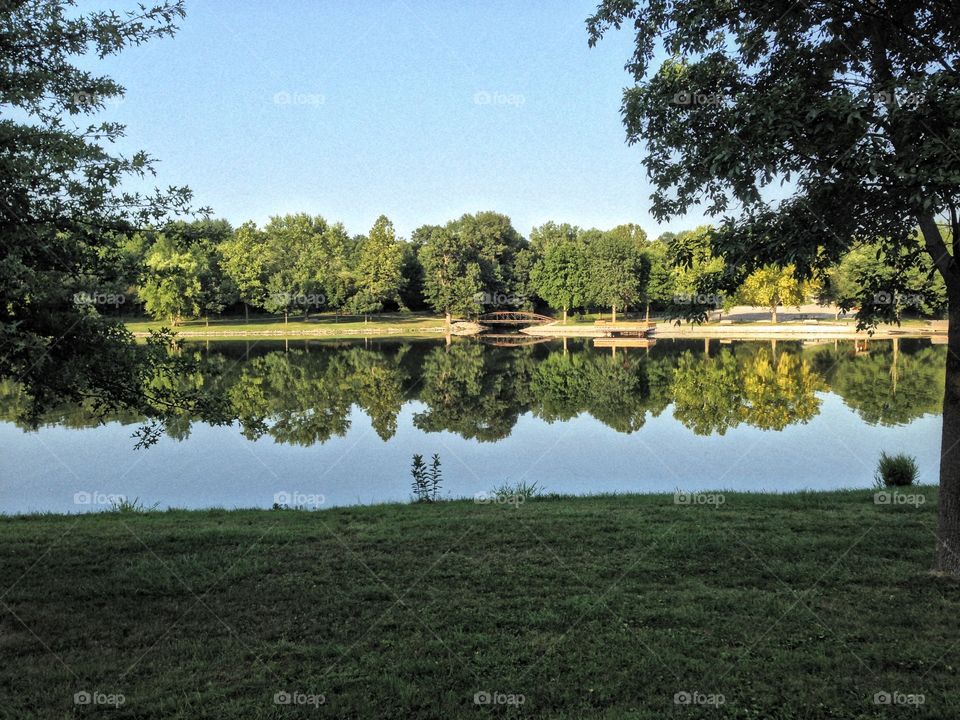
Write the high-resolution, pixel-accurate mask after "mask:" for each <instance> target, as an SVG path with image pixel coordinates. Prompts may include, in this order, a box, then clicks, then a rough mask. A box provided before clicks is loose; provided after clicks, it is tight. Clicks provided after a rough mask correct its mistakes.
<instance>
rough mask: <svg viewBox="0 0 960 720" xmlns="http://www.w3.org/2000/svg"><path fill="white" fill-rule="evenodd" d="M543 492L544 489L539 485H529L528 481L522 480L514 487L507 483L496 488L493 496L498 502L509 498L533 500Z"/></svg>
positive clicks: (535, 483)
mask: <svg viewBox="0 0 960 720" xmlns="http://www.w3.org/2000/svg"><path fill="white" fill-rule="evenodd" d="M542 492H543V488H542V487H541V486H540V484H539V483H537V482H532V483H528V482H527V481H526V480H520V481H519V482H517V483H515V484H513V485H511V484H510V483H508V482H505V483H503V484H502V485H500V486H498V487H495V488H494V489H493V496H494V497H495V498H497V499H498V500H505V499H507V498H523V499H524V500H532V499H533V498H535V497H537V496H538V495H540V494H541V493H542Z"/></svg>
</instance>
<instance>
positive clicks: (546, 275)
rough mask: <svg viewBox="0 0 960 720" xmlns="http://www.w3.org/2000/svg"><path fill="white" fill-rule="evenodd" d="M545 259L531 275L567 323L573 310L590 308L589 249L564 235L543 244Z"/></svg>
mask: <svg viewBox="0 0 960 720" xmlns="http://www.w3.org/2000/svg"><path fill="white" fill-rule="evenodd" d="M542 247H543V255H542V257H541V258H540V260H539V261H538V262H537V264H536V266H535V267H534V269H533V271H532V272H531V275H530V280H531V286H532V288H533V290H534V291H535V292H536V293H537V295H539V296H540V297H541V298H543V299H544V300H545V301H546V303H547V304H548V305H549V306H550V307H552V308H553V309H555V310H560V311H562V312H563V322H566V321H567V313H568V312H569V310H570V309H571V308H574V307H579V306H582V305H584V304H586V301H587V291H588V283H589V279H590V278H589V274H588V265H587V252H586V246H585V245H584V244H583V243H582V242H581V241H580V240H579V238H577V236H576V235H573V236H572V237H570V236H568V235H564V236H563V237H561V238H558V239H553V240H551V241H550V242H547V243H544V244H543V246H542Z"/></svg>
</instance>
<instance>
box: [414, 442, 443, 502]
mask: <svg viewBox="0 0 960 720" xmlns="http://www.w3.org/2000/svg"><path fill="white" fill-rule="evenodd" d="M410 475H411V476H412V477H413V482H412V483H411V488H412V489H413V500H414V502H435V501H436V500H438V499H439V498H440V486H441V484H442V483H443V470H442V469H441V468H440V456H439V455H438V454H437V453H434V455H433V458H432V460H431V462H430V466H429V467H427V464H426V463H425V462H424V461H423V455H414V456H413V464H412V465H411V466H410Z"/></svg>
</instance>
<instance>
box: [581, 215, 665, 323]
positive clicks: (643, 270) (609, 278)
mask: <svg viewBox="0 0 960 720" xmlns="http://www.w3.org/2000/svg"><path fill="white" fill-rule="evenodd" d="M586 258H587V272H588V275H587V277H588V280H587V289H586V295H587V297H589V298H590V299H591V300H592V301H593V303H595V304H596V305H599V306H601V307H609V308H610V309H611V318H612V320H613V322H616V321H617V308H620V309H621V310H626V308H627V307H629V306H630V305H634V304H636V303H638V302H640V300H641V299H642V298H643V293H644V288H645V287H646V284H647V278H648V276H649V272H650V267H649V264H648V263H647V259H646V258H645V257H644V255H643V252H642V251H641V249H640V246H639V245H638V244H637V242H636V241H635V240H634V239H632V238H628V237H626V236H624V235H621V234H610V233H603V234H601V235H599V236H598V237H596V238H594V239H593V240H591V241H590V242H589V243H587V246H586Z"/></svg>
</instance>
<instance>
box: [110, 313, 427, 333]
mask: <svg viewBox="0 0 960 720" xmlns="http://www.w3.org/2000/svg"><path fill="white" fill-rule="evenodd" d="M126 326H127V328H128V329H129V330H130V331H131V332H135V333H145V332H148V331H149V330H159V329H160V328H162V327H170V323H169V322H166V321H161V320H129V321H127V322H126ZM442 327H443V318H442V317H439V316H436V315H430V314H427V313H383V314H381V315H370V316H369V317H368V319H367V321H366V322H364V319H363V318H362V317H357V316H355V315H346V316H345V315H341V316H339V317H338V316H336V315H334V314H332V313H322V314H313V315H311V316H310V320H309V321H304V320H303V318H302V316H296V317H293V316H291V317H290V319H289V321H288V322H286V323H284V321H283V317H272V316H256V315H254V316H252V317H251V318H250V322H249V323H248V322H246V321H245V319H244V317H243V316H240V317H225V318H211V319H210V322H209V325H208V324H207V323H205V322H204V321H203V320H189V321H187V322H184V323H181V324H180V325H178V326H177V327H176V328H174V329H175V330H176V331H177V332H178V333H181V334H186V335H195V334H201V333H210V334H213V335H216V336H220V335H224V334H230V333H235V334H237V335H240V334H252V333H270V334H276V333H284V332H290V333H295V334H297V333H304V332H311V333H317V334H331V333H334V334H337V335H356V334H362V333H364V332H370V331H385V330H399V331H402V332H416V331H418V330H431V329H436V328H442Z"/></svg>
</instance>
